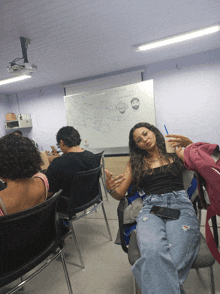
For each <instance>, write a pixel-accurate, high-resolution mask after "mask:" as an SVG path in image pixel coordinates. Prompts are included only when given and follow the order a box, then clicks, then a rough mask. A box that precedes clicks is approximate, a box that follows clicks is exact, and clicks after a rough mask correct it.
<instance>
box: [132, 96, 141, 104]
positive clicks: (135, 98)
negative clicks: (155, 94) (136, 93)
mask: <svg viewBox="0 0 220 294" xmlns="http://www.w3.org/2000/svg"><path fill="white" fill-rule="evenodd" d="M135 100H136V101H138V102H139V101H140V100H139V99H138V98H137V97H134V98H132V99H131V103H132V102H133V101H135Z"/></svg>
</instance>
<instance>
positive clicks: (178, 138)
mask: <svg viewBox="0 0 220 294" xmlns="http://www.w3.org/2000/svg"><path fill="white" fill-rule="evenodd" d="M166 137H167V138H172V139H169V140H168V141H169V142H171V143H173V144H172V147H187V146H189V145H190V144H193V142H192V141H191V140H190V139H189V138H187V137H185V136H182V135H166Z"/></svg>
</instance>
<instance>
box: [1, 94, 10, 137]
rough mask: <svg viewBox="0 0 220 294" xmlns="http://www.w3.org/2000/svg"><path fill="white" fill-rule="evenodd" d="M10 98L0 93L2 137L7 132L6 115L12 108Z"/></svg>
mask: <svg viewBox="0 0 220 294" xmlns="http://www.w3.org/2000/svg"><path fill="white" fill-rule="evenodd" d="M9 109H10V107H9V102H8V98H7V96H6V95H4V94H0V137H2V136H4V135H5V134H6V131H5V115H6V113H7V112H9V111H10V110H9Z"/></svg>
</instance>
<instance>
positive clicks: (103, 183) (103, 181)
mask: <svg viewBox="0 0 220 294" xmlns="http://www.w3.org/2000/svg"><path fill="white" fill-rule="evenodd" d="M101 181H102V186H103V190H104V191H105V197H106V200H107V201H108V193H107V191H106V190H105V188H104V187H105V180H104V178H103V176H101Z"/></svg>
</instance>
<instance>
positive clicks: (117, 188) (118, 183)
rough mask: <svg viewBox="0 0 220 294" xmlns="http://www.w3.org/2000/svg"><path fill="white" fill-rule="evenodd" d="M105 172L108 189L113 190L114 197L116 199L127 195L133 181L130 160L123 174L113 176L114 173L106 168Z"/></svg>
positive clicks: (111, 193)
mask: <svg viewBox="0 0 220 294" xmlns="http://www.w3.org/2000/svg"><path fill="white" fill-rule="evenodd" d="M105 172H106V182H105V187H106V189H107V190H109V191H111V192H110V195H111V196H112V197H113V198H115V199H116V200H121V199H122V198H123V197H124V196H125V194H126V192H127V190H128V188H129V186H130V184H131V181H132V173H131V168H130V164H129V162H128V163H127V166H126V170H125V172H124V174H122V175H119V176H117V177H114V178H113V176H112V173H110V172H109V171H108V170H105Z"/></svg>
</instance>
